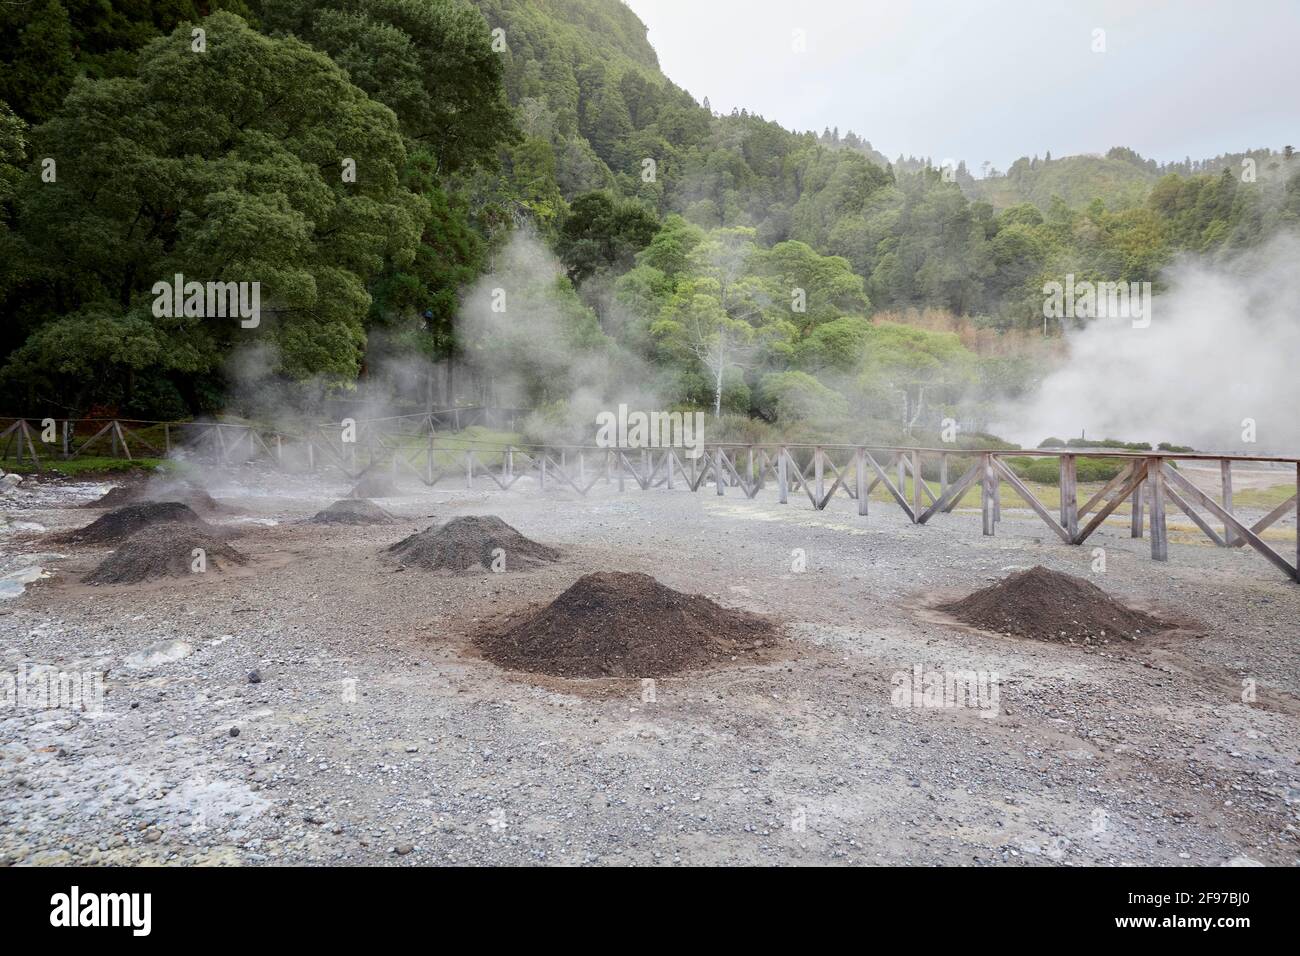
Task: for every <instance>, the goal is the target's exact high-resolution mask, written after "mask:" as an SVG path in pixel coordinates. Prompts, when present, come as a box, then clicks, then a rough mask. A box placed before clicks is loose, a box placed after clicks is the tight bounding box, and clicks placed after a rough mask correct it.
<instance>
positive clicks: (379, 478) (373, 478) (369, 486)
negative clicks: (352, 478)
mask: <svg viewBox="0 0 1300 956" xmlns="http://www.w3.org/2000/svg"><path fill="white" fill-rule="evenodd" d="M401 493H402V492H401V489H399V488H398V487H397V482H396V481H394V480H393V476H392V475H390V474H388V473H387V472H384V471H372V472H370V473H369V474H365V475H362V476H361V480H360V481H358V482H357V483H356V486H355V487H353V489H352V490H351V491H349V492H348V497H349V498H396V497H397V496H398V495H400V494H401Z"/></svg>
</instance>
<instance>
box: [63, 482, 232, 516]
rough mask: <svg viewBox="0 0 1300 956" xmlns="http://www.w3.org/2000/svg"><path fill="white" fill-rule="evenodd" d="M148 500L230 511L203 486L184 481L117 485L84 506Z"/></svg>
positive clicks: (207, 510) (200, 509) (205, 510)
mask: <svg viewBox="0 0 1300 956" xmlns="http://www.w3.org/2000/svg"><path fill="white" fill-rule="evenodd" d="M147 501H179V502H181V504H185V505H189V506H190V508H192V509H193V510H194V511H196V512H199V513H201V514H223V513H226V512H229V511H230V509H229V508H227V507H226V506H225V505H223V504H221V503H220V502H219V501H217V500H216V499H215V498H213V497H212V496H211V495H210V494H208V493H207V492H206V491H204V490H203V489H202V488H200V487H198V486H197V485H192V484H190V483H189V482H183V481H181V482H168V483H166V484H163V485H148V484H146V485H116V486H114V487H112V488H110V489H108V493H107V494H105V495H104V496H103V497H101V498H97V499H96V500H94V501H88V502H86V503H85V504H84V505H82V507H83V508H120V507H122V506H123V505H132V504H139V503H141V502H147Z"/></svg>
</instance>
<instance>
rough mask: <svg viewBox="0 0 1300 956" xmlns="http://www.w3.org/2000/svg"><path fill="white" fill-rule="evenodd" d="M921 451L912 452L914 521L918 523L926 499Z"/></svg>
mask: <svg viewBox="0 0 1300 956" xmlns="http://www.w3.org/2000/svg"><path fill="white" fill-rule="evenodd" d="M922 481H924V479H923V478H922V477H921V453H920V452H919V451H913V452H912V523H913V524H916V519H917V518H919V517H921V503H922V501H923V500H924V499H923V498H922V497H921V482H922Z"/></svg>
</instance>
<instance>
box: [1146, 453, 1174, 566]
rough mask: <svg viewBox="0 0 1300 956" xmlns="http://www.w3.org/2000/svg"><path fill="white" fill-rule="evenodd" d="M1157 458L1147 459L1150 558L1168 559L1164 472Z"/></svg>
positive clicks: (1155, 559)
mask: <svg viewBox="0 0 1300 956" xmlns="http://www.w3.org/2000/svg"><path fill="white" fill-rule="evenodd" d="M1161 465H1162V462H1161V460H1160V459H1159V458H1148V459H1147V484H1148V485H1150V486H1151V560H1153V561H1168V560H1169V533H1168V530H1167V529H1166V527H1165V474H1164V471H1162V470H1161Z"/></svg>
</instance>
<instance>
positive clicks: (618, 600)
mask: <svg viewBox="0 0 1300 956" xmlns="http://www.w3.org/2000/svg"><path fill="white" fill-rule="evenodd" d="M778 636H779V629H778V627H777V625H776V624H775V623H773V622H772V621H771V620H769V619H768V618H765V617H762V616H761V615H758V614H751V613H749V612H748V611H737V610H732V609H729V608H724V607H720V606H719V605H717V604H714V603H713V602H712V601H710V600H709V599H708V598H706V597H701V596H699V595H692V594H682V593H681V592H680V591H674V590H673V589H672V588H668V587H665V586H664V585H662V584H660V583H659V582H658V581H656V580H655V579H654V578H652V577H650V576H649V575H645V574H627V573H623V572H620V571H602V572H598V573H596V574H588V575H586V576H584V577H581V578H579V579H578V580H577V581H576V582H575V583H574V584H573V586H572V587H570V588H569V589H568V590H567V591H565V592H564V593H563V594H561V595H560V596H559V597H557V598H556V599H555V600H554V601H552V602H551V603H550V604H549V605H547V606H546V607H545V608H543V609H542V610H540V611H537V612H531V611H530V612H528V613H527V614H526V615H525V616H524V618H523V619H522V620H516V621H512V622H510V623H509V624H507V626H506V627H505V629H504V630H500V631H498V632H495V633H488V634H482V635H480V636H479V637H478V638H477V639H476V641H475V643H476V644H477V645H478V647H479V648H480V650H482V652H483V656H484V657H486V658H487V659H488V660H490V661H492V662H493V663H496V664H499V665H501V666H502V667H508V668H511V669H512V670H521V671H529V672H531V673H534V674H550V675H553V676H556V677H663V676H665V675H668V674H676V673H678V672H679V671H684V670H691V669H694V668H700V667H708V666H709V665H711V664H718V663H722V662H724V661H729V660H731V659H732V658H736V657H744V658H749V659H753V658H754V657H755V655H756V653H757V652H759V651H761V650H762V649H763V648H765V647H770V646H772V645H774V644H775V642H776V640H777V638H778Z"/></svg>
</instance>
